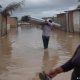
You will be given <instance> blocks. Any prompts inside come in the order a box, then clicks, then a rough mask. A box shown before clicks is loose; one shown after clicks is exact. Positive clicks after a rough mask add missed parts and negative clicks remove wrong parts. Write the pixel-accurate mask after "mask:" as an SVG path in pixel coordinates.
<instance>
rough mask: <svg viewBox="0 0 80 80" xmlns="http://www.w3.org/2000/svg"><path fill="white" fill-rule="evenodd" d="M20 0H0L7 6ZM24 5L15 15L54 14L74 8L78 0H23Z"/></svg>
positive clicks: (41, 15)
mask: <svg viewBox="0 0 80 80" xmlns="http://www.w3.org/2000/svg"><path fill="white" fill-rule="evenodd" d="M16 1H17V2H20V1H22V0H0V4H1V5H2V6H3V7H5V6H7V5H8V4H9V3H11V2H16ZM23 1H24V6H23V8H21V9H18V10H17V11H15V12H13V16H18V17H21V16H23V15H31V16H32V17H35V18H42V17H46V16H53V15H55V14H57V13H60V12H62V11H64V10H69V9H72V8H74V7H75V6H76V5H77V4H78V0H23Z"/></svg>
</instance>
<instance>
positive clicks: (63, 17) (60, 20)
mask: <svg viewBox="0 0 80 80" xmlns="http://www.w3.org/2000/svg"><path fill="white" fill-rule="evenodd" d="M57 20H58V23H60V24H61V29H62V30H64V31H66V30H67V25H66V14H65V13H63V14H58V15H57Z"/></svg>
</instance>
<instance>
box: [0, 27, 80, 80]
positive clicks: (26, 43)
mask: <svg viewBox="0 0 80 80" xmlns="http://www.w3.org/2000/svg"><path fill="white" fill-rule="evenodd" d="M79 44H80V35H78V34H71V33H66V32H63V31H60V30H53V33H52V36H51V38H50V42H49V49H48V51H47V52H45V51H44V49H43V43H42V31H41V30H40V29H39V28H35V27H24V26H22V27H18V29H16V28H12V29H11V30H10V32H9V33H8V35H7V36H5V37H2V38H0V80H39V79H38V73H39V72H41V71H43V70H44V71H46V72H48V71H49V70H51V69H53V68H55V67H56V66H60V65H61V64H63V63H65V62H66V61H67V60H68V59H70V58H71V56H72V55H73V54H74V51H75V49H76V47H77V46H78V45H79ZM71 72H72V71H70V72H67V73H62V74H59V75H58V76H56V77H55V78H54V79H53V80H70V76H71Z"/></svg>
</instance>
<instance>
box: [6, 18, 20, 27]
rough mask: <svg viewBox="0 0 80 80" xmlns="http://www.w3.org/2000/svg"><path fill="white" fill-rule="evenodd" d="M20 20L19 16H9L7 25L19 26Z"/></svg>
mask: <svg viewBox="0 0 80 80" xmlns="http://www.w3.org/2000/svg"><path fill="white" fill-rule="evenodd" d="M17 25H18V21H17V17H7V27H10V28H17Z"/></svg>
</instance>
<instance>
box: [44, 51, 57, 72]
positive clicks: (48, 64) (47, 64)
mask: <svg viewBox="0 0 80 80" xmlns="http://www.w3.org/2000/svg"><path fill="white" fill-rule="evenodd" d="M57 61H58V56H57V55H53V56H52V59H51V58H50V56H49V50H46V51H44V55H43V71H44V72H48V71H50V70H51V69H52V68H53V67H54V66H55V65H56V64H57Z"/></svg>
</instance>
